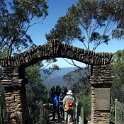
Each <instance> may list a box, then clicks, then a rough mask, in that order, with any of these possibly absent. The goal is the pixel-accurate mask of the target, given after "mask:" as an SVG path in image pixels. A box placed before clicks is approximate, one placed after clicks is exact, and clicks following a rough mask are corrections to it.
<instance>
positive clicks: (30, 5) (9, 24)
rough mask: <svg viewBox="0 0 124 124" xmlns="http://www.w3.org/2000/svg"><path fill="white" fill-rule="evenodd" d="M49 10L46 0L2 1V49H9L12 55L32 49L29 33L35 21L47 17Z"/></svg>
mask: <svg viewBox="0 0 124 124" xmlns="http://www.w3.org/2000/svg"><path fill="white" fill-rule="evenodd" d="M47 8H48V6H47V3H46V1H45V0H11V1H8V0H1V1H0V49H3V48H4V49H5V48H7V49H9V55H11V54H12V52H14V53H15V52H16V51H18V52H20V51H21V50H23V49H26V48H30V47H32V46H33V45H34V44H33V41H32V39H31V37H30V35H28V34H27V31H28V30H29V28H30V27H31V26H32V25H33V24H34V22H33V19H36V18H40V17H43V18H44V17H45V16H46V15H47Z"/></svg>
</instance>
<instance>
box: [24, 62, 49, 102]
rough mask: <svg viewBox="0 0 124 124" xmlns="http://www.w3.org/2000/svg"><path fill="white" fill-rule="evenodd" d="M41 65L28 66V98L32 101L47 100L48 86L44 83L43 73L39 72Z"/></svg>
mask: <svg viewBox="0 0 124 124" xmlns="http://www.w3.org/2000/svg"><path fill="white" fill-rule="evenodd" d="M39 69H40V65H38V64H36V65H32V66H30V67H28V68H26V76H27V78H28V84H27V89H26V91H27V98H28V101H29V102H30V103H32V102H35V101H40V100H43V101H44V100H46V95H47V94H46V88H45V86H44V85H43V84H42V79H41V75H40V74H39V71H38V70H39Z"/></svg>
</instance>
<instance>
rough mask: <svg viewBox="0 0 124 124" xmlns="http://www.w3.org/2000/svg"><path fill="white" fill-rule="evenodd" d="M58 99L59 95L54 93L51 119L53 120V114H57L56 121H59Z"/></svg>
mask: <svg viewBox="0 0 124 124" xmlns="http://www.w3.org/2000/svg"><path fill="white" fill-rule="evenodd" d="M59 106H60V100H59V95H58V94H57V93H56V94H55V96H54V99H53V119H52V120H53V121H55V115H56V113H57V115H58V122H59V121H60V112H59Z"/></svg>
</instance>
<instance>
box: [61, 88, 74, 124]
mask: <svg viewBox="0 0 124 124" xmlns="http://www.w3.org/2000/svg"><path fill="white" fill-rule="evenodd" d="M74 101H75V100H74V97H73V93H72V91H71V90H69V91H68V92H67V93H66V96H65V97H64V99H63V106H64V119H65V122H67V116H68V114H70V115H71V117H72V120H73V114H74V106H75V105H74Z"/></svg>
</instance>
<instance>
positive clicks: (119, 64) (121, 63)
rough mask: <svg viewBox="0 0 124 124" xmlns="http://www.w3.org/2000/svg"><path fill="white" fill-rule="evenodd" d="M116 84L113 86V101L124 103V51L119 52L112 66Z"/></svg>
mask: <svg viewBox="0 0 124 124" xmlns="http://www.w3.org/2000/svg"><path fill="white" fill-rule="evenodd" d="M112 73H113V76H114V82H113V84H112V93H111V94H112V100H113V101H114V100H115V99H118V100H119V101H120V102H123V103H124V97H123V96H124V95H123V94H124V50H120V51H117V52H116V53H115V58H114V62H113V66H112Z"/></svg>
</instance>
